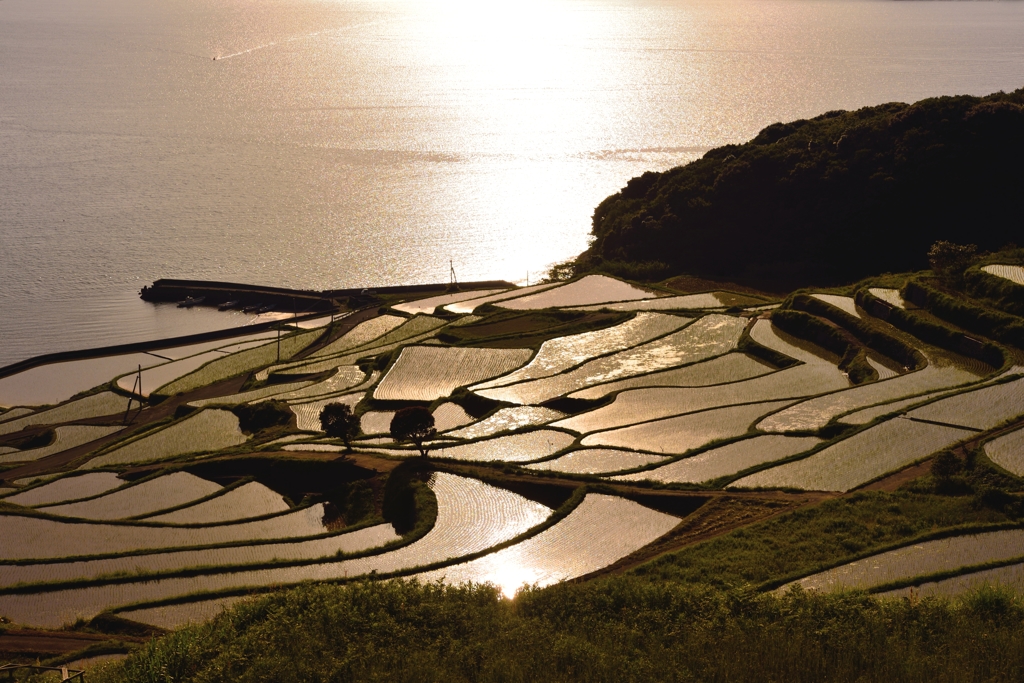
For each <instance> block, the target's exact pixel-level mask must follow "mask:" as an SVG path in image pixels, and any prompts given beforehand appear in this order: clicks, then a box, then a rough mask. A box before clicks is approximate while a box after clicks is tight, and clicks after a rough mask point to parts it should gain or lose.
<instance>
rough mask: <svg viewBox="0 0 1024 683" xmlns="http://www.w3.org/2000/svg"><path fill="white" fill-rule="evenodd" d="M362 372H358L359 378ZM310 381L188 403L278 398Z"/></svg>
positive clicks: (199, 404) (233, 403) (231, 403)
mask: <svg viewBox="0 0 1024 683" xmlns="http://www.w3.org/2000/svg"><path fill="white" fill-rule="evenodd" d="M361 376H362V373H360V378H361ZM310 384H312V382H294V383H292V384H271V385H269V386H265V387H260V388H259V389H253V390H252V391H243V392H242V393H240V394H231V395H230V396H217V397H216V398H204V399H200V400H198V401H192V402H190V403H189V405H190V406H192V407H193V408H205V407H206V406H237V405H241V404H243V403H249V402H250V401H258V400H260V399H264V398H280V395H281V394H285V393H287V392H292V391H296V390H300V389H302V388H304V387H308V386H309V385H310Z"/></svg>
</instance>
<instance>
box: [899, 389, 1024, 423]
mask: <svg viewBox="0 0 1024 683" xmlns="http://www.w3.org/2000/svg"><path fill="white" fill-rule="evenodd" d="M1020 415H1024V378H1021V379H1017V380H1013V381H1007V382H1003V383H1000V384H994V385H990V386H987V387H982V388H980V389H971V390H970V391H965V392H962V393H959V394H956V395H955V396H950V397H949V398H943V399H939V400H937V401H934V402H933V403H929V404H928V405H925V406H922V407H920V408H915V409H914V410H911V411H910V412H909V413H907V416H908V417H911V418H914V419H918V420H929V421H933V422H942V423H944V424H951V425H956V426H960V427H965V428H967V429H976V430H979V431H984V430H987V429H991V428H992V427H995V426H996V425H997V424H999V423H1000V422H1004V421H1006V420H1008V419H1011V418H1014V417H1018V416H1020Z"/></svg>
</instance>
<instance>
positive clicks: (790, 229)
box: [576, 89, 1024, 288]
mask: <svg viewBox="0 0 1024 683" xmlns="http://www.w3.org/2000/svg"><path fill="white" fill-rule="evenodd" d="M1022 158H1024V89H1021V90H1017V91H1015V92H1013V93H1009V94H1006V93H997V94H994V95H990V96H987V97H981V98H979V97H968V96H959V97H941V98H935V99H929V100H923V101H921V102H917V103H916V104H912V105H907V104H899V103H893V104H883V105H880V106H877V107H867V108H864V109H860V110H857V111H852V112H846V111H834V112H828V113H826V114H822V115H821V116H818V117H816V118H814V119H811V120H800V121H793V122H790V123H776V124H773V125H771V126H768V127H767V128H765V129H764V130H762V131H761V132H760V134H758V136H757V137H756V138H754V139H753V140H752V141H750V142H748V143H746V144H743V145H727V146H725V147H720V148H717V149H713V150H711V151H709V152H708V153H707V154H706V155H705V156H704V157H703V158H702V159H700V160H698V161H695V162H693V163H691V164H688V165H686V166H681V167H678V168H674V169H671V170H669V171H666V172H664V173H645V174H644V175H642V176H640V177H638V178H634V179H632V180H630V181H629V183H627V185H626V187H625V188H623V189H622V190H621V191H620V192H619V193H618V194H615V195H612V196H611V197H608V198H607V199H605V200H604V201H603V202H602V203H601V204H600V205H599V206H598V207H597V209H596V210H595V212H594V219H593V234H594V237H595V240H594V243H593V245H592V246H591V248H590V249H589V250H588V251H587V252H585V253H584V254H583V255H581V256H580V257H579V259H577V261H576V266H577V270H578V271H585V270H593V269H604V270H607V271H610V272H613V273H617V274H620V275H624V276H627V277H628V276H633V277H644V276H647V277H652V278H660V277H666V276H668V275H674V274H677V273H689V274H692V275H699V276H702V277H710V278H715V279H731V280H735V281H740V282H745V283H750V284H759V285H762V286H774V287H778V288H789V287H794V286H802V285H809V284H819V285H826V284H838V283H842V282H848V281H852V280H856V279H858V278H860V277H863V276H866V275H869V274H874V273H879V272H885V271H905V270H914V269H920V268H926V267H927V266H928V261H927V254H928V248H929V246H930V245H931V244H932V243H934V242H935V241H937V240H948V241H950V242H956V243H972V244H977V245H978V246H979V247H980V248H981V249H996V248H999V247H1001V246H1003V245H1004V244H1007V243H1010V242H1013V241H1015V240H1019V235H1020V234H1021V228H1022V223H1024V219H1022V214H1021V212H1020V211H1019V201H1018V197H1019V194H1020V188H1021V187H1022V186H1024V164H1022V163H1021V159H1022Z"/></svg>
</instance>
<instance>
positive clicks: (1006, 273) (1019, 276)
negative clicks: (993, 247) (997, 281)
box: [981, 265, 1024, 285]
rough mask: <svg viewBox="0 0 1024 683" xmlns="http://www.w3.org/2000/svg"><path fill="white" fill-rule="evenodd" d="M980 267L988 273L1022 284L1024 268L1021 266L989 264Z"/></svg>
mask: <svg viewBox="0 0 1024 683" xmlns="http://www.w3.org/2000/svg"><path fill="white" fill-rule="evenodd" d="M981 269H982V270H983V271H985V272H986V273H988V274H989V275H995V276H996V277H1001V278H1003V279H1004V280H1009V281H1010V282H1014V283H1016V284H1018V285H1024V268H1022V267H1021V266H1010V265H991V266H982V267H981Z"/></svg>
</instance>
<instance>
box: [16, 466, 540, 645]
mask: <svg viewBox="0 0 1024 683" xmlns="http://www.w3.org/2000/svg"><path fill="white" fill-rule="evenodd" d="M430 485H431V488H433V490H434V493H435V495H436V496H437V507H438V510H437V520H436V522H435V524H434V527H433V528H432V529H431V530H430V531H429V532H428V533H427V534H426V535H425V536H424V537H423V538H421V539H420V540H419V541H417V542H415V543H413V544H411V545H409V546H405V547H403V548H400V549H398V550H395V551H393V552H389V553H383V554H379V555H373V556H369V557H364V558H358V559H353V560H343V561H340V562H331V563H318V564H312V565H302V566H297V567H283V568H277V569H262V570H254V571H247V572H229V573H222V574H210V575H202V576H194V577H187V578H174V579H159V580H152V581H140V582H137V583H126V584H115V585H105V586H95V587H89V588H79V589H69V590H59V591H52V592H48V593H37V594H26V595H19V594H15V595H10V594H9V595H0V613H2V614H5V615H8V616H9V617H11V618H13V619H14V620H15V621H16V622H18V623H21V624H26V625H34V626H50V627H53V626H59V625H61V624H63V623H69V622H73V621H75V620H76V619H78V618H86V619H88V618H91V617H92V616H94V615H96V614H98V613H99V612H101V611H105V610H109V609H111V608H114V607H117V606H127V605H131V604H133V603H139V602H141V601H144V600H145V601H158V600H166V599H169V598H174V597H178V596H186V595H192V594H195V593H198V592H201V591H202V592H210V591H230V590H232V589H243V588H244V589H248V588H262V587H268V586H281V585H289V584H295V583H300V582H302V581H309V580H313V581H323V580H338V579H345V578H348V577H355V576H361V575H365V574H368V573H370V572H371V571H376V572H377V573H378V574H382V575H384V574H389V573H394V572H398V571H401V570H407V569H413V568H415V567H417V566H429V565H431V564H434V563H437V562H443V561H446V560H450V559H456V558H458V557H460V556H465V555H470V554H473V553H476V552H481V551H484V550H486V549H488V548H491V547H493V546H496V545H498V544H500V543H502V542H505V541H508V540H510V539H512V538H515V537H516V536H519V535H520V534H522V533H525V532H527V531H528V530H529V529H531V528H533V527H536V526H537V525H538V524H540V523H541V522H543V521H544V519H545V518H547V517H548V516H549V515H550V513H551V510H550V509H549V508H547V507H545V506H543V505H541V504H539V503H534V502H532V501H528V500H526V499H525V498H522V497H521V496H519V495H517V494H514V493H511V492H509V491H505V490H503V489H497V488H494V487H492V486H488V485H487V484H483V483H482V482H479V481H476V480H472V479H466V478H464V477H457V476H455V475H450V474H446V473H437V474H435V475H434V477H432V479H431V484H430Z"/></svg>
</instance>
